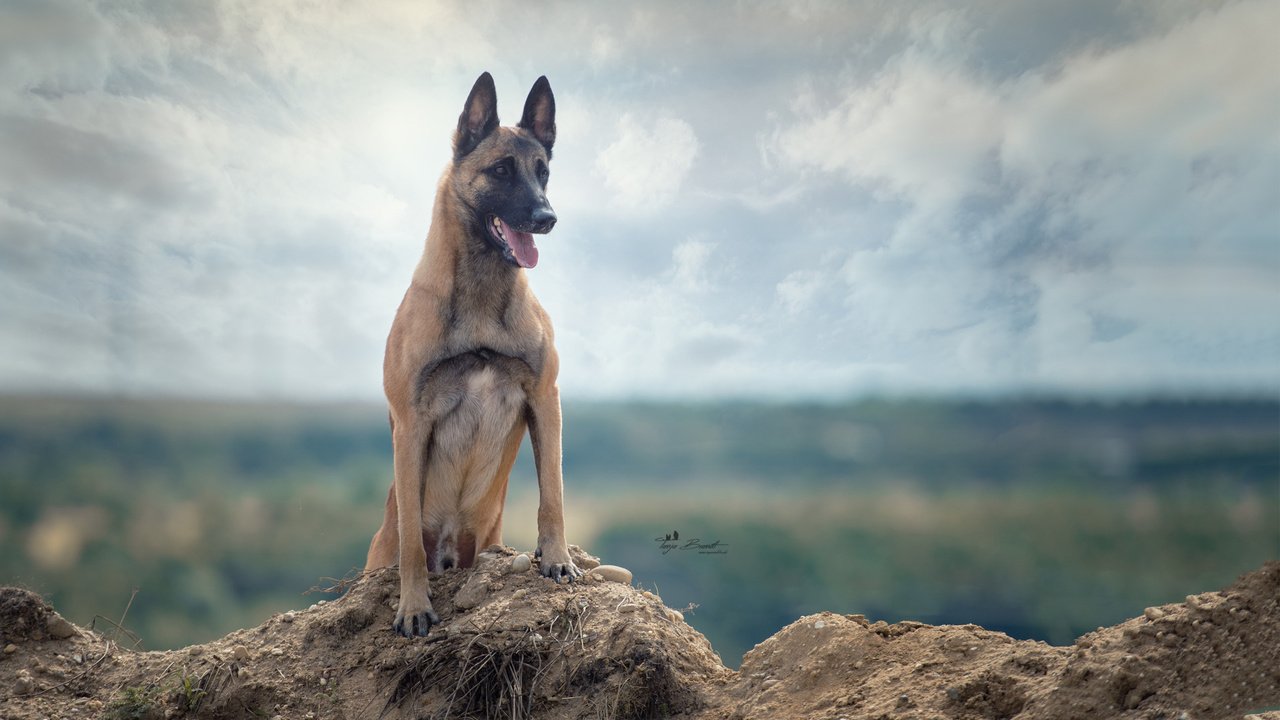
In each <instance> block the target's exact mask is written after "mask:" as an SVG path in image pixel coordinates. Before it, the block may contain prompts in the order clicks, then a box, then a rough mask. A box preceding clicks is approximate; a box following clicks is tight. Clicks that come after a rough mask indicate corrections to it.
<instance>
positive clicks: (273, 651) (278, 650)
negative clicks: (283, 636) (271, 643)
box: [271, 647, 284, 657]
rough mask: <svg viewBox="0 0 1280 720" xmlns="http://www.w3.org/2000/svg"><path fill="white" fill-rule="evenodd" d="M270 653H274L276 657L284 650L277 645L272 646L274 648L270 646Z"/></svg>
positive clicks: (282, 653)
mask: <svg viewBox="0 0 1280 720" xmlns="http://www.w3.org/2000/svg"><path fill="white" fill-rule="evenodd" d="M271 654H272V655H275V656H276V657H280V656H281V655H284V650H282V649H280V648H278V647H274V648H271Z"/></svg>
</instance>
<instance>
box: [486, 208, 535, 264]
mask: <svg viewBox="0 0 1280 720" xmlns="http://www.w3.org/2000/svg"><path fill="white" fill-rule="evenodd" d="M488 226H489V234H490V235H492V236H493V239H494V240H496V241H497V243H498V247H500V248H502V254H503V256H504V257H506V258H507V260H509V261H510V262H513V263H515V264H516V265H519V266H520V267H522V268H531V267H533V266H534V265H537V264H538V246H537V245H534V244H533V234H532V233H527V232H521V231H519V230H516V229H515V228H513V227H511V226H510V225H508V224H507V221H506V220H503V219H502V218H500V217H498V216H497V215H490V216H489V222H488Z"/></svg>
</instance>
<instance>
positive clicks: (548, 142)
mask: <svg viewBox="0 0 1280 720" xmlns="http://www.w3.org/2000/svg"><path fill="white" fill-rule="evenodd" d="M497 104H498V97H497V92H496V90H495V89H494V86H493V78H492V77H491V76H490V75H489V73H484V74H483V75H481V76H480V78H479V79H478V80H476V83H475V86H474V87H472V88H471V94H470V95H469V96H468V97H467V102H466V105H465V106H464V107H463V109H462V115H461V116H459V117H458V129H457V131H456V132H455V133H454V136H453V161H452V162H451V163H450V164H449V166H448V167H447V168H446V169H445V172H444V175H443V176H442V177H441V178H440V184H439V186H438V187H437V189H436V202H435V208H434V210H433V212H432V216H431V229H430V230H429V231H428V233H427V245H426V250H425V251H424V252H423V255H422V260H421V261H420V262H419V263H418V266H417V269H416V270H414V273H413V281H412V282H411V283H410V284H409V289H408V291H407V292H406V293H405V295H404V300H403V301H401V303H400V309H399V310H398V311H397V312H396V318H395V322H394V323H393V324H392V326H391V334H390V336H389V337H388V338H387V351H386V357H385V359H384V361H383V388H384V390H385V391H386V395H387V402H388V404H389V405H390V415H391V439H392V445H393V448H394V454H395V480H394V482H393V483H392V485H391V491H390V493H388V495H387V507H386V512H385V514H384V516H383V519H382V527H381V528H380V529H379V530H378V532H377V534H376V535H374V536H373V542H372V543H371V544H370V546H369V557H368V560H367V562H366V563H365V569H372V568H380V567H387V566H390V565H394V564H396V562H397V560H398V561H399V564H400V606H399V609H398V610H397V612H396V619H395V626H394V627H395V629H396V631H397V632H399V633H400V634H402V635H405V636H408V637H411V636H413V635H426V634H427V632H428V631H429V630H430V629H431V625H432V624H437V623H439V622H440V617H439V616H438V615H437V614H436V612H435V610H434V609H433V608H432V607H431V598H430V597H429V588H428V583H427V573H428V571H431V572H439V571H442V570H447V569H449V568H452V567H455V566H457V567H464V568H465V567H470V566H472V565H473V564H474V563H475V560H476V554H477V553H478V552H479V551H480V550H482V549H483V548H486V547H488V546H490V545H497V544H501V543H502V505H503V501H504V500H505V499H506V495H507V479H508V476H509V474H510V472H511V466H512V464H513V463H514V462H515V459H516V453H517V452H518V451H519V449H520V442H521V440H522V439H523V438H524V432H525V429H526V428H528V430H529V438H530V442H531V444H532V446H533V454H534V459H535V462H536V464H537V470H538V490H539V505H538V547H537V557H538V558H540V570H541V572H542V574H543V575H545V576H547V577H550V578H554V579H555V580H556V582H561V581H570V582H571V581H573V580H574V579H575V578H577V577H579V576H580V575H581V571H580V570H579V569H578V568H577V567H576V566H575V565H574V564H573V561H572V560H570V559H569V550H568V546H567V545H566V544H565V536H564V509H563V488H562V480H561V475H560V390H559V388H558V386H557V385H556V375H557V373H558V371H559V358H558V356H557V355H556V350H555V347H554V345H553V344H552V331H551V321H550V319H549V318H548V317H547V313H546V311H544V310H543V309H542V306H541V305H539V304H538V301H537V299H536V298H534V296H533V292H532V291H530V289H529V281H528V278H527V277H526V275H525V269H526V268H532V267H533V266H534V265H536V264H537V262H538V248H537V246H536V245H535V244H534V241H533V236H534V234H542V233H546V232H548V231H550V230H551V228H552V227H553V226H554V225H555V224H556V214H555V212H554V211H553V210H552V209H551V205H550V203H548V202H547V179H548V173H549V171H548V167H547V164H548V163H549V162H550V160H551V147H552V145H554V144H555V140H556V102H555V97H554V96H553V95H552V94H551V85H550V83H548V82H547V79H546V78H545V77H540V78H538V81H537V82H535V83H534V84H533V89H532V90H530V91H529V97H528V99H527V100H526V101H525V105H524V115H523V117H521V119H520V123H519V124H518V125H516V126H515V127H499V126H498V114H497Z"/></svg>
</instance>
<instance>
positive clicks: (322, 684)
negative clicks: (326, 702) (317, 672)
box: [320, 678, 329, 687]
mask: <svg viewBox="0 0 1280 720" xmlns="http://www.w3.org/2000/svg"><path fill="white" fill-rule="evenodd" d="M328 684H329V679H328V678H320V687H324V686H325V685H328Z"/></svg>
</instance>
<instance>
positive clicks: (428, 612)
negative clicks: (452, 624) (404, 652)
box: [391, 600, 440, 638]
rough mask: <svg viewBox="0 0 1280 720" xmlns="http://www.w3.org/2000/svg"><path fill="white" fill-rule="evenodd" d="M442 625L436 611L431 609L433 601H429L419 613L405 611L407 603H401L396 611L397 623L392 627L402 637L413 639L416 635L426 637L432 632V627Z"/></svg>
mask: <svg viewBox="0 0 1280 720" xmlns="http://www.w3.org/2000/svg"><path fill="white" fill-rule="evenodd" d="M439 624H440V616H439V615H437V614H436V611H435V609H433V608H432V607H431V601H430V600H428V601H427V606H426V607H425V608H423V609H420V610H417V611H411V610H406V609H405V603H404V602H401V603H400V609H399V610H397V611H396V621H395V623H393V624H392V626H391V627H393V628H395V631H396V632H398V633H400V634H401V635H403V636H405V637H407V638H411V637H413V636H414V635H421V636H423V637H425V636H426V634H427V633H428V632H430V631H431V626H432V625H439Z"/></svg>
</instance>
